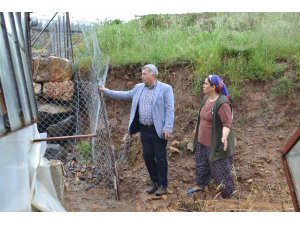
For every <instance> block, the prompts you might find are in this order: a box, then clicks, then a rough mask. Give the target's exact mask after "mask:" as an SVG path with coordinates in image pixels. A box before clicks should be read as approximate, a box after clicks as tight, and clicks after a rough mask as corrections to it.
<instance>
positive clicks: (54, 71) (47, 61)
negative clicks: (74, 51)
mask: <svg viewBox="0 0 300 225" xmlns="http://www.w3.org/2000/svg"><path fill="white" fill-rule="evenodd" d="M32 61H33V62H32V66H33V81H34V82H36V83H46V82H61V81H65V80H71V79H72V67H71V63H70V61H69V60H68V59H64V58H58V57H55V56H49V57H41V56H39V57H36V58H33V60H32Z"/></svg>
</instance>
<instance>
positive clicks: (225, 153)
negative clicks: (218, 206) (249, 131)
mask: <svg viewBox="0 0 300 225" xmlns="http://www.w3.org/2000/svg"><path fill="white" fill-rule="evenodd" d="M203 93H204V94H205V97H204V98H203V99H202V102H201V106H200V113H199V117H198V122H197V127H196V132H195V140H194V148H195V149H194V150H195V151H196V153H195V161H196V184H197V185H196V186H195V187H194V188H190V189H188V190H187V193H189V194H190V193H194V192H199V191H201V192H203V191H205V187H206V186H207V185H208V184H209V182H210V180H211V178H213V179H214V180H215V182H216V183H217V184H218V185H219V186H220V189H221V195H222V197H223V198H228V197H230V196H231V194H232V193H233V191H234V180H233V175H232V155H233V153H234V150H235V146H234V137H233V132H232V110H231V104H230V102H229V100H228V98H229V95H228V90H227V88H226V86H225V84H224V83H223V80H222V79H221V78H220V77H219V76H218V75H215V74H213V75H209V76H208V77H207V78H206V79H205V81H204V84H203Z"/></svg>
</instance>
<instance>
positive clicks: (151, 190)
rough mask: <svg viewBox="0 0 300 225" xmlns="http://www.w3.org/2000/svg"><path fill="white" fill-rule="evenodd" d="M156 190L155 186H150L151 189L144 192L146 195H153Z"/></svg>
mask: <svg viewBox="0 0 300 225" xmlns="http://www.w3.org/2000/svg"><path fill="white" fill-rule="evenodd" d="M157 189H158V187H157V184H152V185H151V187H149V188H148V189H147V190H146V192H147V193H148V194H153V193H154V192H156V191H157Z"/></svg>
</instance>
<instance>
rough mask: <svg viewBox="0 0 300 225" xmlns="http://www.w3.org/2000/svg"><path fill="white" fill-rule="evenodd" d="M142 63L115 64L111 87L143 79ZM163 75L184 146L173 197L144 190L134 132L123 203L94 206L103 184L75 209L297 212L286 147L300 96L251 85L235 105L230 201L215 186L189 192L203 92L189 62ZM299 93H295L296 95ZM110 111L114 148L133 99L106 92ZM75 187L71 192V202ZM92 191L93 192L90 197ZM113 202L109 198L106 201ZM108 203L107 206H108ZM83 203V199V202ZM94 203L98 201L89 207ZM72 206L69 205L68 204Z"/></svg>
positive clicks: (175, 164) (173, 162)
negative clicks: (283, 153) (194, 80)
mask: <svg viewBox="0 0 300 225" xmlns="http://www.w3.org/2000/svg"><path fill="white" fill-rule="evenodd" d="M140 69H141V67H138V66H133V67H125V68H124V67H122V68H112V69H111V70H110V71H109V75H108V80H107V82H106V83H107V87H108V88H110V89H115V90H129V89H130V88H132V87H133V86H134V85H135V84H136V83H138V82H140V80H141V79H140V76H141V71H140ZM160 72H161V76H160V79H161V80H163V81H164V82H167V83H169V84H170V85H172V87H173V90H174V95H175V126H174V133H173V138H172V140H171V141H170V142H169V146H171V143H172V142H173V143H174V141H175V144H174V145H175V147H176V148H177V149H178V150H179V151H171V150H169V152H168V154H169V181H170V182H169V191H170V194H168V195H167V196H166V197H164V198H161V199H156V198H154V196H152V195H147V194H145V192H144V191H145V188H146V186H147V185H148V184H149V180H148V175H147V171H146V168H145V166H144V163H143V160H142V157H141V144H140V141H139V135H134V136H133V137H132V146H131V158H130V162H129V163H123V164H120V165H118V170H119V176H120V197H121V200H120V201H119V202H118V203H113V201H101V206H100V204H98V206H97V203H93V204H89V199H90V200H92V199H95V198H94V197H92V196H95V195H101V193H102V194H103V193H104V192H103V191H101V190H100V189H98V190H92V191H91V192H90V193H84V195H85V197H83V199H81V200H80V197H79V195H76V196H77V198H78V201H79V202H80V204H81V205H83V206H82V207H81V208H80V207H79V206H77V207H78V208H74V207H73V208H72V207H71V206H70V207H69V206H68V203H67V207H66V208H67V210H70V211H293V205H292V202H291V197H290V194H289V190H288V186H287V182H286V177H285V175H284V171H283V167H282V163H281V159H280V157H281V153H280V148H281V147H282V146H283V145H284V144H285V143H286V141H287V139H288V138H289V137H290V136H291V134H292V133H293V132H294V131H295V130H296V129H297V127H298V126H299V124H300V99H299V98H298V99H296V98H294V97H293V96H291V97H289V98H286V99H281V98H273V97H272V94H271V92H270V91H269V90H270V87H271V86H272V83H265V84H264V83H249V84H248V85H247V86H245V87H244V88H245V93H244V96H243V98H241V99H240V100H238V101H236V102H235V103H234V132H235V137H236V141H237V143H236V146H237V148H236V154H235V156H234V167H235V178H236V190H237V192H236V194H235V196H233V197H232V198H231V199H228V200H224V199H219V197H218V196H217V191H216V187H215V186H214V184H211V185H210V186H209V188H208V190H207V191H206V192H205V193H199V194H196V195H194V196H193V197H187V196H186V194H185V191H186V189H187V188H189V187H192V186H193V185H194V173H195V165H194V164H195V163H194V155H193V154H192V153H191V152H190V150H188V148H187V145H188V143H189V141H191V140H192V138H193V136H192V131H193V129H194V128H195V125H196V115H197V113H198V108H199V100H200V98H201V96H202V93H199V94H197V96H195V95H193V94H192V91H191V89H192V79H191V72H190V71H189V70H188V68H187V67H186V66H173V67H171V68H165V70H164V71H162V70H160ZM297 94H298V96H299V93H296V95H295V96H297ZM106 103H107V111H108V117H109V120H110V126H111V130H112V137H113V142H114V145H115V148H116V149H117V150H118V149H119V148H120V145H121V139H122V137H123V136H124V135H125V134H126V133H127V126H128V121H129V113H130V107H131V103H128V102H124V101H117V100H112V99H109V98H106ZM71 196H72V193H66V202H68V201H69V200H68V199H70V198H71ZM87 196H90V198H89V197H87ZM105 202H106V203H105ZM103 204H104V205H103ZM78 205H79V204H78ZM89 205H91V206H89ZM68 207H69V208H68Z"/></svg>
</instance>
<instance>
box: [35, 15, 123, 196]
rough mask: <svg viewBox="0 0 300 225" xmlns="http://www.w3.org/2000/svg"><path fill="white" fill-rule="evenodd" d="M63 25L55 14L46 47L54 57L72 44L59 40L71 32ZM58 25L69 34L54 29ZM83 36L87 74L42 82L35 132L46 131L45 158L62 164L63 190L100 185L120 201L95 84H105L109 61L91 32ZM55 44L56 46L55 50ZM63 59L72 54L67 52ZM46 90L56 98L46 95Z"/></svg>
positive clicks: (103, 110) (112, 154)
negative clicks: (64, 79) (90, 57)
mask: <svg viewBox="0 0 300 225" xmlns="http://www.w3.org/2000/svg"><path fill="white" fill-rule="evenodd" d="M66 22H68V23H69V20H66V19H64V17H60V16H59V17H57V21H56V22H53V23H51V24H50V25H49V29H48V30H49V31H50V32H51V33H50V35H49V37H50V39H49V40H48V41H47V45H48V46H50V49H49V51H50V53H51V54H52V55H57V54H58V53H57V51H58V52H59V54H61V52H62V51H61V49H65V50H66V51H69V47H61V46H72V45H70V44H68V42H69V41H70V38H63V39H59V38H57V37H59V36H63V37H65V35H66V34H67V35H70V34H71V33H70V32H69V28H68V27H69V25H68V24H65V25H64V23H66ZM57 24H59V27H60V28H62V29H63V28H64V27H65V28H68V30H65V31H64V30H63V31H62V30H61V29H57V28H58V25H57ZM51 26H54V27H51ZM64 32H66V34H65V33H64ZM82 35H83V36H82V37H83V40H84V44H85V49H86V51H87V53H88V55H89V56H92V60H91V65H90V67H91V69H90V72H89V74H85V75H84V79H83V75H82V74H80V71H75V72H74V76H73V79H72V80H69V81H65V82H60V83H59V82H56V83H55V84H51V83H47V85H45V84H43V87H42V88H41V91H40V92H39V93H38V94H37V101H38V109H39V120H38V130H39V132H40V133H46V134H45V135H46V136H47V138H48V141H47V148H46V153H45V157H46V158H47V159H49V160H52V159H53V160H60V161H62V162H63V163H64V175H65V186H66V188H67V190H88V189H91V188H93V187H95V186H97V185H104V186H106V187H108V188H112V187H114V194H115V196H116V198H117V199H118V175H117V169H116V162H115V151H114V148H113V145H112V140H111V134H110V129H109V126H108V119H107V113H106V106H105V102H104V98H103V95H102V93H99V91H98V84H105V81H106V76H107V71H108V59H103V58H104V57H103V56H102V53H101V50H100V48H99V45H98V42H97V38H96V33H95V30H93V28H91V27H89V29H87V28H86V27H83V29H82ZM52 37H55V38H52ZM65 42H67V43H65ZM62 43H63V44H62ZM58 45H59V46H60V47H55V48H53V46H58ZM69 52H72V51H69ZM63 55H64V56H68V55H70V54H69V53H68V52H66V53H65V54H63ZM78 60H80V59H78ZM71 62H72V64H73V66H74V65H75V64H76V63H78V62H76V59H75V61H74V60H72V61H71ZM51 85H52V86H51ZM45 87H46V88H45ZM49 92H52V93H54V94H52V95H48V94H47V93H49ZM57 137H61V138H57Z"/></svg>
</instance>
